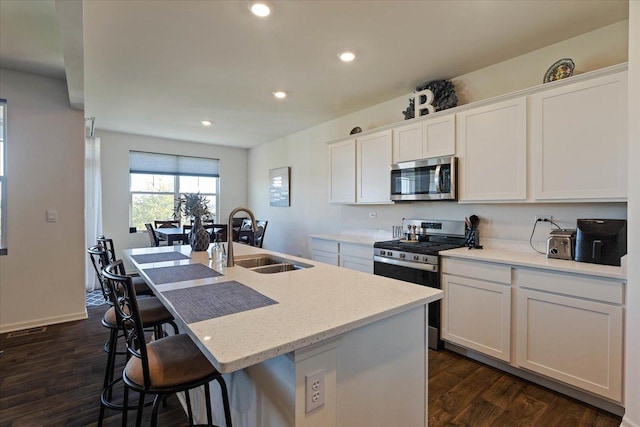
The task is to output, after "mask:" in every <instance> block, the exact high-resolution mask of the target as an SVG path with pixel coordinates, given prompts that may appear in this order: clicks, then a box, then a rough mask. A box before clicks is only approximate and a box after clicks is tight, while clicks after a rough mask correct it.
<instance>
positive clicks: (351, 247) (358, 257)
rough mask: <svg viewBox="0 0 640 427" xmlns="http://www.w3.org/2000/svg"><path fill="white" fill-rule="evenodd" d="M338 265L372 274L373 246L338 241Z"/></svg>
mask: <svg viewBox="0 0 640 427" xmlns="http://www.w3.org/2000/svg"><path fill="white" fill-rule="evenodd" d="M340 267H344V268H349V269H351V270H357V271H362V272H363V273H371V274H373V247H372V246H367V245H357V244H354V243H340Z"/></svg>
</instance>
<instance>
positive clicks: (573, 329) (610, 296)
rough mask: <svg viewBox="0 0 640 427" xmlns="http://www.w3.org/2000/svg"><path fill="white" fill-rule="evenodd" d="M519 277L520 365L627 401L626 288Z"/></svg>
mask: <svg viewBox="0 0 640 427" xmlns="http://www.w3.org/2000/svg"><path fill="white" fill-rule="evenodd" d="M514 277H515V282H516V284H517V285H518V286H519V289H518V297H517V313H518V315H517V319H518V321H517V322H518V331H517V350H516V355H517V364H518V366H520V367H523V368H526V369H528V370H531V371H534V372H537V373H540V374H543V375H546V376H547V377H550V378H554V379H557V380H560V381H563V382H565V383H567V384H571V385H574V386H576V387H579V388H582V389H584V390H588V391H590V392H593V393H596V394H598V395H601V396H604V397H607V398H609V399H612V400H615V401H616V402H621V401H622V372H623V371H622V352H623V337H622V333H623V308H622V303H623V286H622V283H620V282H616V281H613V280H607V279H599V278H593V277H588V276H578V275H567V274H560V273H550V272H544V271H539V270H526V269H522V270H518V271H516V274H515V276H514ZM563 294H564V295H563ZM567 294H571V296H569V295H567Z"/></svg>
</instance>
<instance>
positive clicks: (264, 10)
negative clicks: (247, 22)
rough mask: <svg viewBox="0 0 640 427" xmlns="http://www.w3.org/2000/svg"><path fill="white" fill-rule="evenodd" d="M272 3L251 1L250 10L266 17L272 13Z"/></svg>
mask: <svg viewBox="0 0 640 427" xmlns="http://www.w3.org/2000/svg"><path fill="white" fill-rule="evenodd" d="M271 9H272V7H271V4H270V3H268V2H266V1H252V2H249V10H251V13H253V14H254V15H256V16H259V17H261V18H264V17H265V16H269V15H270V14H271Z"/></svg>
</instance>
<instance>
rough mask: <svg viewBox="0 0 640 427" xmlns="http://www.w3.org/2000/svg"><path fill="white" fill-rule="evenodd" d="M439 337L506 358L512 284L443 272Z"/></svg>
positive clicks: (509, 329)
mask: <svg viewBox="0 0 640 427" xmlns="http://www.w3.org/2000/svg"><path fill="white" fill-rule="evenodd" d="M442 290H443V291H444V297H443V300H442V304H443V305H442V339H443V340H446V341H450V342H452V343H456V344H459V345H461V346H463V347H467V348H470V349H472V350H476V351H478V352H480V353H483V354H486V355H488V356H492V357H495V358H497V359H500V360H504V361H506V362H509V361H510V359H511V286H508V285H500V284H496V283H491V282H484V281H480V280H474V279H469V278H466V277H459V276H451V275H448V274H443V275H442Z"/></svg>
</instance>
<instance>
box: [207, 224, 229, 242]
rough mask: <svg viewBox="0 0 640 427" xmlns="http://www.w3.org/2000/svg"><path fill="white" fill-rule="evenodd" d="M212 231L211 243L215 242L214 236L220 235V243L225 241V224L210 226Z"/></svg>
mask: <svg viewBox="0 0 640 427" xmlns="http://www.w3.org/2000/svg"><path fill="white" fill-rule="evenodd" d="M211 225H212V227H213V229H212V232H211V241H212V242H215V240H216V234H219V235H220V241H221V242H226V241H227V232H228V231H227V228H228V226H227V224H211Z"/></svg>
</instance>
